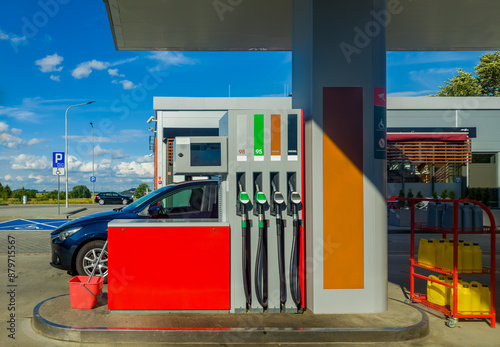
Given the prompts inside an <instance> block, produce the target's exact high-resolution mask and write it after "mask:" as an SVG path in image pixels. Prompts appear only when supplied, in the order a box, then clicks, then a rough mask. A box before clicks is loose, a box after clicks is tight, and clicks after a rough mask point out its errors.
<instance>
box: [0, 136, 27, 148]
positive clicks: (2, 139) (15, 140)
mask: <svg viewBox="0 0 500 347" xmlns="http://www.w3.org/2000/svg"><path fill="white" fill-rule="evenodd" d="M22 143H23V140H22V139H21V138H19V137H17V136H13V135H11V134H9V133H1V134H0V145H2V146H5V147H7V148H11V149H12V148H17V147H19V145H21V144H22Z"/></svg>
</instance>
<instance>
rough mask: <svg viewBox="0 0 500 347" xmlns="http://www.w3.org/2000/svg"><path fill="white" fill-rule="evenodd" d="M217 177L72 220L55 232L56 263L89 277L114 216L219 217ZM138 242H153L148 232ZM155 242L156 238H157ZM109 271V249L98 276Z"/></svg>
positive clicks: (181, 184)
mask: <svg viewBox="0 0 500 347" xmlns="http://www.w3.org/2000/svg"><path fill="white" fill-rule="evenodd" d="M218 197H219V186H218V181H217V180H203V181H188V182H183V183H179V184H176V185H169V186H167V187H163V188H160V189H157V190H155V191H153V192H152V193H150V194H148V195H146V196H144V197H142V198H141V199H139V200H137V201H135V202H133V203H132V204H130V205H127V206H124V207H120V208H115V209H113V210H110V211H104V212H98V213H94V214H91V215H88V216H85V217H81V218H78V219H75V220H72V221H70V222H68V223H66V224H64V225H62V226H60V227H59V228H57V229H56V230H54V231H53V232H52V233H51V249H52V252H51V253H52V262H51V263H50V264H51V265H52V266H54V267H56V268H58V269H63V270H67V271H68V273H70V274H72V275H75V274H76V275H80V276H89V275H90V274H91V273H92V270H93V268H94V265H95V263H96V261H97V259H98V257H99V254H100V253H101V251H102V248H103V246H104V242H105V241H106V239H107V235H108V223H109V222H110V221H112V220H114V219H148V218H158V219H176V220H179V219H181V220H184V219H187V220H189V219H214V220H218V219H219V206H218V202H219V198H218ZM137 241H138V243H140V242H150V240H149V241H148V239H147V238H146V237H144V235H137ZM153 241H154V240H153ZM107 273H108V265H107V252H105V253H104V254H103V257H102V261H101V264H100V265H99V267H98V268H97V269H96V273H95V275H96V276H106V275H107Z"/></svg>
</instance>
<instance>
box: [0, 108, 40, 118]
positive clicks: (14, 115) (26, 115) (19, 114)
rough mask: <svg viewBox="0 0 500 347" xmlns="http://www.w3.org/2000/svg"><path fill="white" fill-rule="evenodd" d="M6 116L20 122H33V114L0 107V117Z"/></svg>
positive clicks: (24, 110)
mask: <svg viewBox="0 0 500 347" xmlns="http://www.w3.org/2000/svg"><path fill="white" fill-rule="evenodd" d="M3 115H5V116H8V117H12V118H15V119H17V120H22V121H34V120H35V119H36V118H35V113H34V112H31V111H28V110H26V109H24V108H21V107H5V106H0V116H3Z"/></svg>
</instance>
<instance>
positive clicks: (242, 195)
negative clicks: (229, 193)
mask: <svg viewBox="0 0 500 347" xmlns="http://www.w3.org/2000/svg"><path fill="white" fill-rule="evenodd" d="M238 201H239V203H240V204H242V205H246V204H248V203H249V202H250V197H249V196H248V194H247V192H244V191H240V192H239V193H238Z"/></svg>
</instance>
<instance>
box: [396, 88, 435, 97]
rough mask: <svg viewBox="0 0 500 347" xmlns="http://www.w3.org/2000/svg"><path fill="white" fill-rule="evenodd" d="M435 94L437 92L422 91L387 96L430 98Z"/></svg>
mask: <svg viewBox="0 0 500 347" xmlns="http://www.w3.org/2000/svg"><path fill="white" fill-rule="evenodd" d="M432 93H435V90H430V89H428V90H420V91H416V92H396V93H389V94H387V96H388V97H402V96H428V95H429V94H432Z"/></svg>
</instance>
